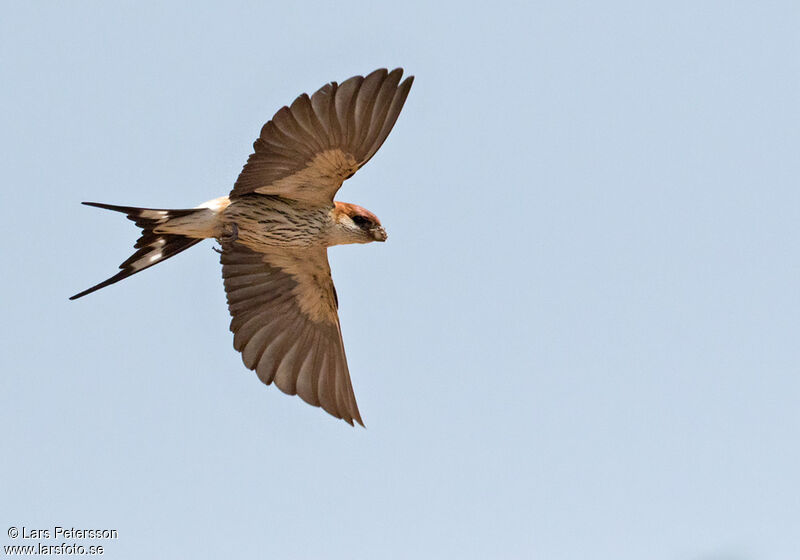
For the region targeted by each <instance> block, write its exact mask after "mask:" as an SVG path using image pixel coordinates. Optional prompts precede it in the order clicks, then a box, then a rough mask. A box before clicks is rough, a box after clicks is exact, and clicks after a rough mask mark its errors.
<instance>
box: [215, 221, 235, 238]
mask: <svg viewBox="0 0 800 560" xmlns="http://www.w3.org/2000/svg"><path fill="white" fill-rule="evenodd" d="M237 239H239V225H238V224H237V223H236V222H234V223H232V224H231V232H230V233H226V232H225V231H224V230H223V234H222V235H221V236H220V238H219V241H220V243H233V242H234V241H236V240H237Z"/></svg>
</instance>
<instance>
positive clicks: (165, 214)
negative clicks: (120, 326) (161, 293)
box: [69, 202, 211, 299]
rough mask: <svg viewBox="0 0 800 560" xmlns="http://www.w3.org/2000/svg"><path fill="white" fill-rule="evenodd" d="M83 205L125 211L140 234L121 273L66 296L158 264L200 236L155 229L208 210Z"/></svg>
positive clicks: (88, 203) (91, 203)
mask: <svg viewBox="0 0 800 560" xmlns="http://www.w3.org/2000/svg"><path fill="white" fill-rule="evenodd" d="M84 204H86V205H87V206H95V207H97V208H104V209H106V210H113V211H115V212H122V213H123V214H127V216H128V219H129V220H133V221H134V222H136V225H137V226H139V227H140V228H142V236H141V237H140V238H139V240H138V241H137V242H136V245H134V248H135V249H137V251H136V252H135V253H134V254H133V255H131V257H130V258H129V259H128V260H126V261H125V262H124V263H122V264H121V265H119V267H120V268H121V269H122V270H121V271H120V272H118V273H117V274H115V275H114V276H112V277H111V278H109V279H108V280H104V281H102V282H100V283H99V284H97V285H96V286H92V287H91V288H88V289H86V290H84V291H82V292H81V293H79V294H75V295H74V296H72V297H71V298H69V299H78V298H79V297H83V296H85V295H87V294H91V293H92V292H95V291H97V290H99V289H100V288H105V287H106V286H110V285H111V284H114V283H115V282H119V281H120V280H122V279H124V278H127V277H128V276H131V275H133V274H136V273H137V272H141V271H142V270H144V269H145V268H150V267H151V266H153V265H154V264H158V263H160V262H161V261H163V260H166V259H168V258H170V257H173V256H175V255H177V254H178V253H180V252H181V251H185V250H186V249H188V248H189V247H191V246H192V245H195V244H197V243H200V242H201V241H202V240H203V239H202V238H197V237H189V236H187V235H181V234H177V233H157V232H156V231H155V230H156V229H157V228H158V227H159V226H161V225H164V224H166V223H167V222H168V221H170V220H172V219H174V218H184V217H187V216H190V215H195V214H201V213H208V212H211V210H209V209H208V208H192V209H189V210H156V209H152V208H134V207H131V206H114V205H112V204H101V203H99V202H84ZM198 217H200V216H198Z"/></svg>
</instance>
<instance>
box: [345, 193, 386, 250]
mask: <svg viewBox="0 0 800 560" xmlns="http://www.w3.org/2000/svg"><path fill="white" fill-rule="evenodd" d="M333 218H334V220H335V222H336V224H337V225H338V226H339V228H340V229H341V230H342V234H343V236H342V240H341V241H340V243H370V242H372V241H386V238H387V237H388V236H387V235H386V230H385V229H383V226H382V225H381V221H380V220H379V219H378V216H376V215H375V214H373V213H372V212H370V211H369V210H367V209H366V208H362V207H361V206H358V205H357V204H350V203H348V202H338V201H336V202H334V209H333Z"/></svg>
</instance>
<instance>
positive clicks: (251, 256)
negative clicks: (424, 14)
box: [70, 68, 414, 426]
mask: <svg viewBox="0 0 800 560" xmlns="http://www.w3.org/2000/svg"><path fill="white" fill-rule="evenodd" d="M402 76H403V70H402V68H397V69H395V70H392V71H391V72H389V71H387V70H386V69H380V70H376V71H374V72H372V73H371V74H369V75H367V76H354V77H352V78H350V79H348V80H345V81H344V82H342V83H341V84H337V83H336V82H331V83H328V84H326V85H324V86H322V87H321V88H320V89H318V90H317V91H316V92H315V93H314V94H313V95H311V96H309V95H307V94H303V95H301V96H299V97H298V98H297V99H295V100H294V102H293V103H292V104H291V105H290V106H288V107H283V108H282V109H280V110H279V111H278V112H277V113H275V116H274V117H272V120H270V121H269V122H268V123H267V124H265V125H264V127H263V128H262V129H261V135H260V136H259V137H258V139H256V141H255V143H254V144H253V147H254V150H255V151H254V152H253V153H252V154H251V155H250V157H249V158H248V160H247V163H246V164H245V166H244V168H243V169H242V172H241V173H240V175H239V178H238V179H237V180H236V183H235V184H234V186H233V190H232V191H231V192H230V194H229V195H228V196H223V197H220V198H216V199H214V200H210V201H208V202H205V203H203V204H201V205H200V206H197V207H196V208H191V209H185V210H166V209H152V208H135V207H130V206H115V205H111V204H101V203H97V202H84V204H87V205H89V206H96V207H98V208H104V209H106V210H114V211H117V212H122V213H123V214H126V215H127V217H128V218H129V219H130V220H133V221H134V222H135V223H136V225H137V226H139V227H140V228H141V229H142V235H141V237H140V238H139V240H138V241H137V242H136V245H135V246H134V247H135V249H136V252H135V253H134V254H133V255H131V257H130V258H129V259H128V260H126V261H125V262H123V263H122V264H121V265H120V269H121V271H120V272H118V273H117V274H116V275H114V276H112V277H111V278H109V279H107V280H105V281H103V282H100V283H99V284H97V285H96V286H92V287H91V288H88V289H87V290H84V291H82V292H80V293H78V294H76V295H74V296H72V297H71V298H70V299H77V298H80V297H83V296H85V295H87V294H90V293H92V292H94V291H96V290H99V289H100V288H104V287H106V286H109V285H111V284H113V283H115V282H119V281H120V280H122V279H124V278H127V277H128V276H131V275H133V274H136V273H137V272H140V271H142V270H144V269H146V268H149V267H151V266H153V265H155V264H158V263H160V262H161V261H163V260H166V259H168V258H170V257H172V256H174V255H177V254H178V253H180V252H181V251H184V250H186V249H188V248H189V247H191V246H193V245H196V244H197V243H199V242H200V241H202V240H203V239H206V238H214V239H216V240H217V241H218V242H219V245H220V249H219V252H220V255H221V257H220V261H221V263H222V278H223V281H224V284H225V292H226V294H227V299H228V309H229V310H230V313H231V317H232V320H231V325H230V329H231V331H232V332H233V346H234V348H235V349H236V350H238V351H239V352H241V353H242V361H243V362H244V365H245V366H247V367H248V368H249V369H251V370H255V372H256V374H257V375H258V378H259V379H260V380H261V381H263V382H264V383H265V384H267V385H270V384H272V383H274V384H275V385H277V386H278V388H279V389H280V390H281V391H283V392H284V393H287V394H289V395H299V396H300V398H302V399H303V400H304V401H306V402H307V403H309V404H311V405H313V406H319V407H322V408H323V409H324V410H325V411H327V412H328V413H330V414H332V415H333V416H335V417H337V418H341V419H342V420H344V421H346V422H347V423H349V424H350V425H353V422H354V421H355V422H358V423H359V424H361V425H362V426H363V425H364V423H363V422H362V420H361V415H360V414H359V412H358V405H357V404H356V398H355V394H354V393H353V387H352V385H351V383H350V373H349V370H348V368H347V360H346V358H345V352H344V345H343V343H342V333H341V328H340V325H339V316H338V313H337V309H338V301H337V297H336V289H335V288H334V285H333V280H332V279H331V271H330V267H329V265H328V255H327V248H328V247H331V246H333V245H343V244H348V243H371V242H373V241H386V237H387V236H386V231H385V230H384V229H383V226H382V225H381V222H380V220H378V217H377V216H375V214H373V213H372V212H370V211H369V210H366V209H364V208H362V207H361V206H357V205H355V204H349V203H347V202H339V201H334V200H333V197H334V196H335V195H336V192H337V191H338V190H339V188H340V187H341V186H342V183H343V182H344V180H345V179H348V178H350V177H351V176H352V175H353V174H354V173H355V172H356V171H357V170H358V169H359V168H360V167H361V166H362V165H364V164H365V163H367V161H369V159H370V158H371V157H372V156H373V155H375V152H377V151H378V148H380V147H381V144H383V142H384V140H386V137H387V136H388V135H389V132H390V131H391V130H392V127H393V126H394V123H395V121H396V120H397V117H398V115H399V114H400V111H401V109H402V108H403V104H404V103H405V100H406V97H407V96H408V92H409V90H410V89H411V84H412V82H413V80H414V78H413V76H410V77H407V78H406V79H405V80H403V81H402V82H401V78H402Z"/></svg>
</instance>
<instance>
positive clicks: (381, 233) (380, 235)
mask: <svg viewBox="0 0 800 560" xmlns="http://www.w3.org/2000/svg"><path fill="white" fill-rule="evenodd" d="M372 237H374V238H375V241H386V238H387V237H389V236H388V235H387V234H386V230H385V229H383V228H382V227H380V226H378V227H376V228H374V229H373V230H372Z"/></svg>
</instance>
